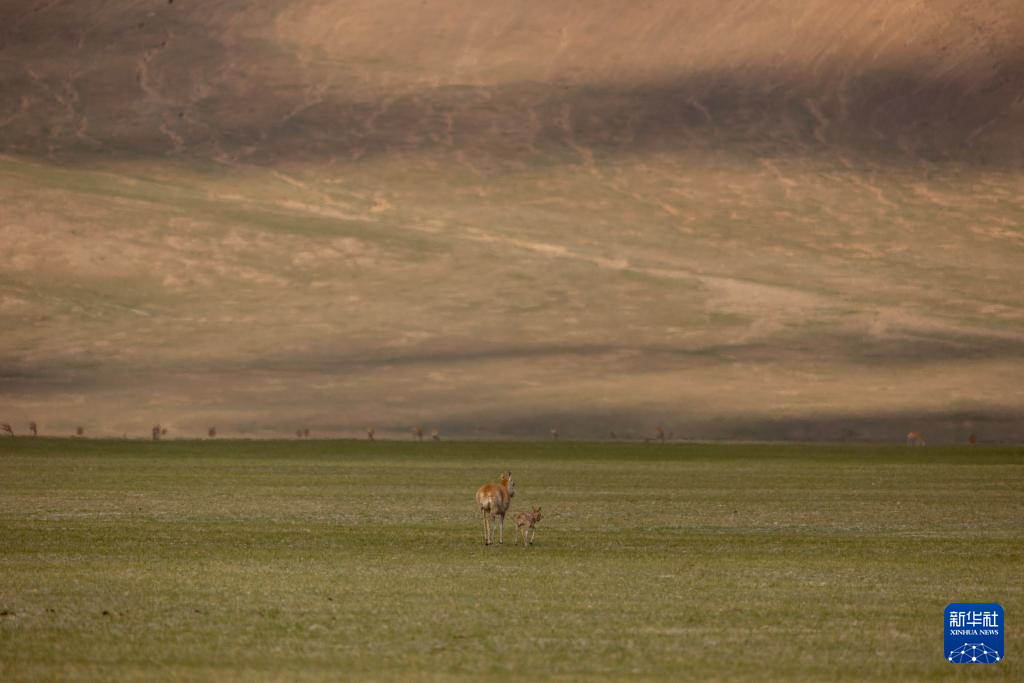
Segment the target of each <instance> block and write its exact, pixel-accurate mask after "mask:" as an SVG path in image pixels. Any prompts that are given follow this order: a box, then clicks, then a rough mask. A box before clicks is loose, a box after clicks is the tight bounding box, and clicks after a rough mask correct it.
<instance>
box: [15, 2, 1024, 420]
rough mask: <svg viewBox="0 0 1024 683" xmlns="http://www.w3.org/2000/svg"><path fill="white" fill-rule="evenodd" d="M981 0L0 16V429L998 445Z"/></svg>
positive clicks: (1007, 71)
mask: <svg viewBox="0 0 1024 683" xmlns="http://www.w3.org/2000/svg"><path fill="white" fill-rule="evenodd" d="M1021 35H1024V12H1022V11H1021V9H1020V7H1019V3H1016V2H1012V1H1009V0H1008V1H1005V2H953V1H943V2H930V3H924V2H912V1H909V0H898V1H895V2H892V1H890V2H825V1H823V0H821V1H817V2H805V3H786V2H771V1H769V0H762V1H754V2H738V1H732V2H710V1H708V2H689V3H677V2H667V1H666V2H660V1H652V2H644V3H639V2H626V1H615V0H608V1H606V2H560V3H557V4H553V3H546V2H540V1H527V2H517V3H513V4H510V3H464V2H456V1H455V0H429V1H424V2H398V1H390V0H379V1H376V2H348V3H335V2H313V1H303V0H296V1H292V2H284V1H281V2H266V1H262V2H261V1H257V2H202V3H199V2H194V1H189V0H175V1H174V2H173V3H168V2H167V1H166V0H163V1H160V2H157V1H148V2H127V1H125V2H102V1H100V0H86V1H78V2H60V1H57V2H32V1H20V0H15V1H12V2H6V3H4V4H3V6H2V7H0V207H2V208H0V239H2V242H3V244H4V256H3V259H2V260H0V326H2V329H3V334H2V335H0V420H4V421H10V422H11V423H12V424H13V425H14V426H15V428H16V429H18V428H19V425H22V426H21V427H20V431H26V429H27V423H28V421H29V420H37V421H38V422H39V423H40V427H41V429H42V430H43V431H44V432H48V433H60V434H68V433H71V431H72V430H73V429H74V428H75V426H77V425H79V424H82V425H85V426H86V427H87V430H88V433H97V434H121V433H124V432H128V433H130V434H136V435H145V434H146V433H148V429H149V427H150V426H151V425H152V424H154V423H157V422H159V423H161V424H166V425H168V426H169V427H170V430H171V434H172V435H174V434H178V435H199V434H204V433H205V432H206V428H207V427H208V426H211V425H217V426H218V431H219V432H220V433H222V434H228V435H230V434H239V433H241V434H250V435H284V434H289V433H294V430H295V428H297V427H299V426H309V427H311V428H312V429H313V430H314V433H319V434H346V433H349V434H351V433H358V432H359V431H360V430H361V429H362V428H364V427H366V426H369V425H371V424H372V425H376V426H377V429H378V433H379V434H382V435H386V434H398V433H403V434H407V433H408V430H409V429H410V428H411V427H412V426H414V425H417V424H422V425H424V427H427V426H430V425H434V424H437V425H440V426H441V427H442V429H443V430H444V433H445V434H446V435H449V434H450V435H474V436H487V435H506V436H537V437H539V436H544V435H546V434H547V433H548V430H549V429H550V428H551V427H556V426H557V427H559V429H560V430H561V433H562V434H563V435H565V436H577V437H603V436H605V435H606V434H607V433H608V431H609V430H616V431H617V432H618V433H619V434H625V433H627V432H628V431H632V433H634V434H636V435H651V434H653V430H654V428H655V427H656V426H657V425H659V424H660V425H663V426H664V427H665V428H666V430H671V431H673V432H675V434H676V435H678V436H689V437H703V438H712V437H713V438H813V439H840V438H851V439H856V438H863V439H899V438H901V435H902V434H905V433H906V432H907V431H908V430H910V429H921V430H923V431H925V432H926V433H929V434H933V435H934V437H935V438H937V439H939V440H962V439H964V438H965V437H966V435H967V434H968V433H970V432H972V431H976V432H978V433H980V434H981V435H982V436H983V437H984V438H989V439H1015V440H1019V439H1021V438H1024V427H1022V426H1021V425H1022V421H1021V417H1022V416H1024V385H1022V383H1021V382H1020V368H1021V365H1022V364H1021V361H1022V358H1024V307H1022V304H1021V296H1020V292H1021V289H1022V285H1024V277H1022V275H1021V265H1022V264H1024V229H1022V227H1021V225H1022V220H1024V173H1022V171H1021V168H1022V167H1024V166H1022V164H1021V161H1022V160H1024V46H1022V44H1021V42H1020V40H1019V37H1020V36H1021Z"/></svg>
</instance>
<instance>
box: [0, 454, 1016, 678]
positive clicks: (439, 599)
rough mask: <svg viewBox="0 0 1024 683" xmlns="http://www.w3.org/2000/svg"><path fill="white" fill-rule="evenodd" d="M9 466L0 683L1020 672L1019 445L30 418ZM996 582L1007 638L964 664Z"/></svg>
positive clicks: (5, 461) (2, 524)
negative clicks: (490, 542) (46, 426)
mask: <svg viewBox="0 0 1024 683" xmlns="http://www.w3.org/2000/svg"><path fill="white" fill-rule="evenodd" d="M505 468H509V469H511V470H512V471H513V473H514V476H515V479H516V481H517V484H518V495H517V496H516V498H515V499H514V501H513V506H512V510H513V512H515V511H517V510H523V509H528V508H529V507H530V506H532V505H540V506H542V507H543V510H544V515H545V516H544V519H543V520H542V522H541V523H540V525H539V527H538V533H537V541H536V545H535V546H533V547H531V548H529V549H527V550H523V549H522V548H519V547H515V546H513V545H512V544H511V541H512V536H513V532H512V528H513V525H512V524H511V523H509V524H507V525H506V543H505V545H504V546H494V547H485V546H484V545H483V530H482V524H481V522H480V519H479V517H478V515H477V513H476V511H475V510H474V504H473V493H474V491H475V489H476V487H477V486H478V485H479V484H481V483H484V482H485V481H490V480H493V479H494V478H495V477H496V475H497V474H498V473H499V472H500V471H501V470H502V469H505ZM0 482H2V487H0V679H3V680H5V681H28V680H58V679H59V680H133V679H150V680H196V679H203V680H280V679H304V680H338V679H353V680H399V681H403V680H481V679H485V678H494V679H500V680H581V679H587V680H623V679H627V680H682V679H693V680H872V679H874V680H940V679H941V680H945V679H971V680H973V679H999V680H1019V679H1020V676H1021V671H1022V669H1021V665H1020V656H1021V652H1022V649H1024V637H1022V635H1021V633H1022V632H1021V630H1020V629H1019V628H1017V627H1016V626H1015V625H1016V624H1019V623H1020V614H1021V613H1022V610H1024V596H1022V586H1024V569H1022V567H1024V557H1022V555H1024V543H1022V540H1024V449H1021V448H1019V447H985V448H966V447H964V448H931V447H929V448H923V449H906V448H895V447H892V448H884V447H875V446H806V445H804V446H796V445H699V444H671V445H653V444H649V445H645V444H637V443H615V444H599V443H569V442H562V443H554V442H551V443H511V442H472V443H471V442H458V443H456V442H449V443H440V444H436V443H423V444H419V443H400V442H377V443H367V442H355V441H290V442H288V441H171V442H162V443H149V442H141V441H105V440H60V439H38V440H33V439H14V440H5V441H3V442H2V443H0ZM990 601H991V602H998V603H1000V604H1001V605H1002V606H1003V607H1004V609H1005V611H1006V615H1007V616H1006V622H1007V626H1008V634H1007V639H1006V659H1005V660H1004V661H1003V662H1001V663H999V664H997V665H986V666H977V667H972V666H963V665H959V666H958V665H952V664H948V663H947V662H946V661H945V660H944V659H943V656H942V654H943V653H942V647H943V643H942V629H943V624H942V620H943V608H944V607H945V605H946V604H947V603H949V602H990Z"/></svg>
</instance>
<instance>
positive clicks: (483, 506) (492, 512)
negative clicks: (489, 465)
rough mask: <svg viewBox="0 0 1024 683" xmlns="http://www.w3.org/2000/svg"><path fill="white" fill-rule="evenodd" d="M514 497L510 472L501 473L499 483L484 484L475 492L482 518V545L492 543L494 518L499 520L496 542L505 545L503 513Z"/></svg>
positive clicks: (514, 485) (514, 486)
mask: <svg viewBox="0 0 1024 683" xmlns="http://www.w3.org/2000/svg"><path fill="white" fill-rule="evenodd" d="M515 495H516V484H515V482H514V481H512V473H511V472H503V473H502V475H501V483H498V484H484V485H483V486H481V487H480V488H479V489H477V491H476V504H477V506H478V507H479V508H480V512H482V513H483V516H484V545H491V544H492V543H494V522H495V517H499V518H501V529H500V531H499V534H500V535H499V537H498V539H499V540H498V542H499V543H501V544H504V543H505V513H506V512H507V511H508V506H509V504H511V502H512V497H513V496H515Z"/></svg>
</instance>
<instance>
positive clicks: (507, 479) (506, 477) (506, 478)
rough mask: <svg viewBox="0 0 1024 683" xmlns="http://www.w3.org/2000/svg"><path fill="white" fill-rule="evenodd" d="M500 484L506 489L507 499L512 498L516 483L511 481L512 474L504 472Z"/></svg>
mask: <svg viewBox="0 0 1024 683" xmlns="http://www.w3.org/2000/svg"><path fill="white" fill-rule="evenodd" d="M501 484H502V486H504V487H505V488H507V489H508V497H509V498H512V497H514V496H515V495H516V483H515V482H514V481H512V473H511V472H504V473H503V474H502V475H501Z"/></svg>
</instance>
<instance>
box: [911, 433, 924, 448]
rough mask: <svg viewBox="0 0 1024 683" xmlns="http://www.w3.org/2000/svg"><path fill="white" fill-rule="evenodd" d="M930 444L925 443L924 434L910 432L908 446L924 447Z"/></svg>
mask: <svg viewBox="0 0 1024 683" xmlns="http://www.w3.org/2000/svg"><path fill="white" fill-rule="evenodd" d="M927 443H928V442H927V441H925V438H924V434H923V433H921V432H910V433H909V434H907V445H908V446H924V445H926V444H927Z"/></svg>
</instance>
